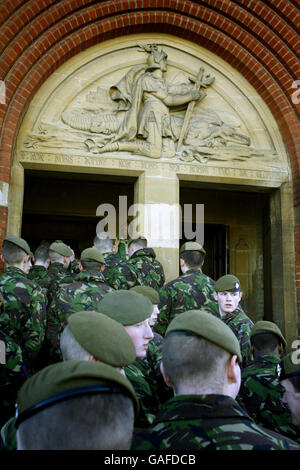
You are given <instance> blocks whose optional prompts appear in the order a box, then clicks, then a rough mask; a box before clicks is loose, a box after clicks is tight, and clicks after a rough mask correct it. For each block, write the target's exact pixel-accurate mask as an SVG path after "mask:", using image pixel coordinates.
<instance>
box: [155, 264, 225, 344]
mask: <svg viewBox="0 0 300 470" xmlns="http://www.w3.org/2000/svg"><path fill="white" fill-rule="evenodd" d="M213 290H214V281H213V280H212V279H211V278H210V277H208V276H206V275H205V274H203V273H202V271H201V269H198V270H190V271H188V272H186V273H185V274H183V275H182V276H179V277H178V278H176V279H174V280H173V281H170V282H168V283H167V284H166V285H165V286H164V287H162V288H161V289H160V291H159V297H160V302H159V310H160V313H159V316H158V320H157V322H156V324H155V326H154V330H155V331H156V332H158V333H160V334H161V335H162V336H164V335H165V333H166V330H167V328H168V325H169V323H170V322H171V320H173V318H174V317H175V316H176V315H178V314H179V313H183V312H185V311H187V310H194V309H199V308H202V307H204V306H205V305H206V304H207V303H208V302H210V301H212V300H213V301H214V298H213ZM214 315H216V316H218V317H220V315H219V314H218V313H217V312H215V313H214Z"/></svg>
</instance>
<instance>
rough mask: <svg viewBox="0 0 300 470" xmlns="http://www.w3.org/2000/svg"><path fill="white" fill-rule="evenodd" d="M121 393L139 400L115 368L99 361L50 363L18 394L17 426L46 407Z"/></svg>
mask: <svg viewBox="0 0 300 470" xmlns="http://www.w3.org/2000/svg"><path fill="white" fill-rule="evenodd" d="M103 392H106V393H107V392H111V393H117V392H121V393H124V394H126V395H128V396H129V397H130V398H131V399H132V400H133V402H134V406H135V412H136V413H137V411H138V400H137V398H136V395H135V392H134V389H133V387H132V385H131V383H130V382H129V380H128V379H127V378H126V377H124V376H123V375H122V374H121V373H120V372H119V371H117V370H116V369H115V368H113V367H111V366H109V365H107V364H103V363H101V362H98V361H64V362H58V363H56V364H51V365H50V366H47V367H45V368H44V369H42V370H40V371H39V372H37V373H36V374H34V375H33V376H32V377H29V378H28V379H27V380H26V381H25V382H24V384H23V385H22V387H21V388H20V390H19V392H18V397H17V414H16V416H17V420H16V427H18V426H19V424H20V423H21V422H22V421H24V420H25V419H27V418H29V417H30V416H32V415H33V414H35V413H37V412H38V411H40V410H43V409H44V408H47V407H49V406H51V405H52V404H54V403H57V402H59V401H62V400H67V399H68V398H72V397H76V396H82V395H86V394H89V393H93V394H95V393H103Z"/></svg>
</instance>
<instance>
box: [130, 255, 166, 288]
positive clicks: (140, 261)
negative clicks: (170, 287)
mask: <svg viewBox="0 0 300 470" xmlns="http://www.w3.org/2000/svg"><path fill="white" fill-rule="evenodd" d="M127 263H128V266H129V267H130V268H132V269H133V270H134V272H135V273H136V277H137V284H139V285H142V286H150V287H152V288H153V289H155V290H158V289H160V288H161V287H162V286H163V285H164V283H165V273H164V269H163V266H162V264H161V263H160V261H158V260H157V259H156V254H155V252H154V250H153V248H143V249H140V250H137V251H135V252H134V253H133V255H132V256H131V257H130V259H129V260H128V262H127Z"/></svg>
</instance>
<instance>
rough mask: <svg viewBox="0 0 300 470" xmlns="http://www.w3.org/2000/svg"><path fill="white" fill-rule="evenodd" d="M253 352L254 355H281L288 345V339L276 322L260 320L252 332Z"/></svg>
mask: <svg viewBox="0 0 300 470" xmlns="http://www.w3.org/2000/svg"><path fill="white" fill-rule="evenodd" d="M250 343H251V352H252V354H253V355H254V357H257V356H262V355H265V354H275V355H277V356H279V357H280V356H281V354H282V353H283V351H284V348H285V347H286V340H285V338H284V336H283V334H282V333H281V331H280V329H279V328H278V326H277V325H276V323H273V322H270V321H264V320H261V321H258V322H256V323H255V324H254V326H253V328H252V330H251V333H250Z"/></svg>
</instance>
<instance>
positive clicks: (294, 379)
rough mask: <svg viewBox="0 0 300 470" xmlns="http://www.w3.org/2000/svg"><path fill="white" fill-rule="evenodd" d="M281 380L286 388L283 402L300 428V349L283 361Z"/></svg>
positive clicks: (280, 370) (292, 352)
mask: <svg viewBox="0 0 300 470" xmlns="http://www.w3.org/2000/svg"><path fill="white" fill-rule="evenodd" d="M296 343H297V344H299V342H297V341H296ZM279 380H280V383H281V385H282V386H283V388H284V394H283V397H282V401H283V403H285V404H286V405H287V406H288V407H289V409H290V411H291V415H292V422H293V424H295V425H296V426H300V349H296V350H292V351H291V352H290V353H289V354H287V355H286V356H285V357H284V358H283V359H282V361H281V363H280V366H279Z"/></svg>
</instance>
